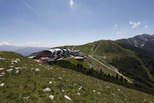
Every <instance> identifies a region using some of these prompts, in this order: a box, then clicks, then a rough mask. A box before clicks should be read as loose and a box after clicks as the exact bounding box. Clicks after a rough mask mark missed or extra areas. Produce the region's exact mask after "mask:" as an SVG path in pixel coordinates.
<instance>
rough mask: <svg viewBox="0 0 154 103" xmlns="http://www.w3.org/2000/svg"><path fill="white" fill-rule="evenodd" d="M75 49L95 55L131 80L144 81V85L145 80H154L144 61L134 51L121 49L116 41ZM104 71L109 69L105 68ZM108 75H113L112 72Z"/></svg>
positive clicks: (90, 44) (95, 43)
mask: <svg viewBox="0 0 154 103" xmlns="http://www.w3.org/2000/svg"><path fill="white" fill-rule="evenodd" d="M75 49H79V50H81V51H82V52H84V53H85V54H87V55H93V56H94V57H95V58H96V59H98V60H100V61H101V62H102V63H104V64H106V65H108V66H111V65H110V64H112V65H113V66H115V67H116V68H118V70H119V71H120V72H121V73H123V74H124V75H126V76H128V77H130V78H133V79H136V80H137V81H141V79H142V83H144V82H145V80H148V81H153V80H154V78H153V77H152V75H151V74H150V73H149V70H148V69H147V68H146V67H145V65H144V64H143V62H142V60H141V59H140V58H139V57H138V56H136V55H135V53H134V52H133V51H130V50H128V49H125V48H123V47H121V46H120V45H118V44H117V43H116V42H114V41H97V42H94V43H89V44H85V45H81V46H76V47H75ZM104 57H105V58H104ZM94 64H95V63H94ZM104 70H107V69H106V68H104ZM106 73H111V74H112V72H110V71H107V72H106ZM134 73H135V74H134ZM113 75H115V74H113Z"/></svg>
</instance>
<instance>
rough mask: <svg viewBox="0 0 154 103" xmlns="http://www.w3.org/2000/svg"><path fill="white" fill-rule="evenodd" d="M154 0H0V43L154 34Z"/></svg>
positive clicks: (85, 40) (45, 44)
mask: <svg viewBox="0 0 154 103" xmlns="http://www.w3.org/2000/svg"><path fill="white" fill-rule="evenodd" d="M153 10H154V0H0V45H17V46H41V47H54V46H62V45H80V44H85V43H88V42H93V41H97V40H116V39H121V38H129V37H133V36H135V35H139V34H143V33H148V34H154V11H153Z"/></svg>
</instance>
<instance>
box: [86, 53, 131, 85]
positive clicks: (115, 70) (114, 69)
mask: <svg viewBox="0 0 154 103" xmlns="http://www.w3.org/2000/svg"><path fill="white" fill-rule="evenodd" d="M88 57H90V58H92V59H93V60H95V61H97V62H98V63H99V64H101V65H103V66H105V67H106V68H107V69H110V70H112V71H114V72H116V73H117V74H118V75H120V76H122V77H123V78H124V79H126V80H127V81H128V82H129V83H132V81H130V80H129V79H128V78H127V77H126V76H124V75H123V74H121V73H120V72H119V71H118V69H116V68H114V67H112V68H113V69H111V67H109V66H107V65H105V64H104V63H102V62H101V61H99V60H98V59H96V58H94V57H93V56H91V55H88Z"/></svg>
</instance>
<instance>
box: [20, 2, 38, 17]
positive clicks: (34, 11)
mask: <svg viewBox="0 0 154 103" xmlns="http://www.w3.org/2000/svg"><path fill="white" fill-rule="evenodd" d="M20 2H21V3H22V4H23V5H24V6H25V7H26V8H28V9H29V10H31V11H32V12H33V13H35V14H36V15H38V16H40V13H39V12H38V11H37V10H35V9H34V8H33V7H32V6H30V5H29V4H28V3H26V2H25V1H24V0H20Z"/></svg>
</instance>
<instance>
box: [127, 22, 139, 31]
mask: <svg viewBox="0 0 154 103" xmlns="http://www.w3.org/2000/svg"><path fill="white" fill-rule="evenodd" d="M129 24H130V25H132V28H133V29H134V28H137V27H138V26H139V25H141V22H135V21H129Z"/></svg>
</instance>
